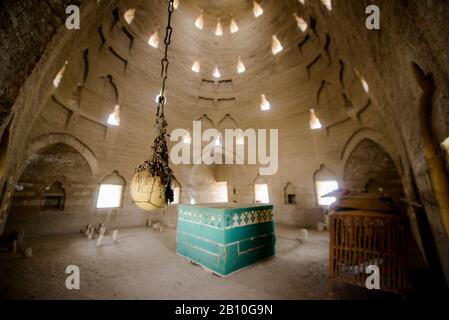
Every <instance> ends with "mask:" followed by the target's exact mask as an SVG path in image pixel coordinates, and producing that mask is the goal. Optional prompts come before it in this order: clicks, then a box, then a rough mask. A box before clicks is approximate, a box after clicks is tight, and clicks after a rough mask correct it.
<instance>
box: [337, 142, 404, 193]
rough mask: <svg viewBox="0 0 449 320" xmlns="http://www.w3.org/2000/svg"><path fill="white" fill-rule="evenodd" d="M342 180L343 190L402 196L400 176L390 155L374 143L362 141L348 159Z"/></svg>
mask: <svg viewBox="0 0 449 320" xmlns="http://www.w3.org/2000/svg"><path fill="white" fill-rule="evenodd" d="M343 180H344V185H345V188H347V189H351V190H366V191H370V192H378V191H384V192H387V193H390V194H392V195H395V196H400V197H403V196H404V190H403V186H402V181H401V176H400V174H399V172H398V170H397V168H396V165H395V163H394V161H393V160H392V158H391V157H390V155H389V154H388V153H387V152H386V151H385V150H384V149H383V148H382V147H381V146H380V145H379V144H377V143H376V142H374V141H372V140H370V139H363V140H362V141H360V142H359V144H358V145H357V146H356V147H355V148H354V150H353V151H352V153H351V154H350V156H349V157H348V159H347V161H346V163H345V167H344V174H343Z"/></svg>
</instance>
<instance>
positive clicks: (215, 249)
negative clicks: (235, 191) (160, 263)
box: [176, 203, 276, 276]
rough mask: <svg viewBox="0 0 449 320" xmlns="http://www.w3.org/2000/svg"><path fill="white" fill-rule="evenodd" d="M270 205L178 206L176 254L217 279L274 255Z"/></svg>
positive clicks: (273, 234) (271, 208) (274, 239)
mask: <svg viewBox="0 0 449 320" xmlns="http://www.w3.org/2000/svg"><path fill="white" fill-rule="evenodd" d="M275 242H276V238H275V233H274V223H273V206H272V205H270V204H264V205H254V204H253V205H238V204H235V203H224V204H223V203H221V204H203V205H179V206H178V231H177V237H176V252H177V253H178V254H179V255H181V256H183V257H186V258H187V259H189V260H191V261H193V262H195V263H197V264H199V265H201V266H203V267H204V268H205V269H208V270H210V271H212V272H214V273H215V274H217V275H220V276H227V275H229V274H231V273H233V272H236V271H238V270H240V269H242V268H245V267H248V266H250V265H252V264H254V263H257V262H259V261H261V260H264V259H267V258H269V257H271V256H273V255H274V254H275Z"/></svg>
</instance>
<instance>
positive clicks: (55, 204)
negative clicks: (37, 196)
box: [43, 181, 66, 211]
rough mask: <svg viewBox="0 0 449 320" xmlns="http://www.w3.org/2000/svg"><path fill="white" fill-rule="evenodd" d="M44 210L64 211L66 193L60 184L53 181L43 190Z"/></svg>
mask: <svg viewBox="0 0 449 320" xmlns="http://www.w3.org/2000/svg"><path fill="white" fill-rule="evenodd" d="M44 190H45V191H44V201H43V209H44V210H61V211H62V210H64V205H65V197H66V192H65V189H64V186H63V184H62V183H61V182H59V181H55V182H53V183H52V184H51V185H50V186H47V187H45V189H44Z"/></svg>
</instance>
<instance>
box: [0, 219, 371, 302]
mask: <svg viewBox="0 0 449 320" xmlns="http://www.w3.org/2000/svg"><path fill="white" fill-rule="evenodd" d="M119 232H120V233H119V240H118V241H117V242H116V243H115V244H113V243H112V239H111V237H106V238H105V239H104V242H103V246H102V247H99V248H97V247H96V245H95V240H87V239H86V238H83V237H82V236H81V235H63V236H52V237H46V238H39V239H28V241H29V242H30V243H31V244H32V247H33V257H32V258H31V259H25V258H23V257H22V256H20V255H18V254H12V253H9V252H7V251H6V249H2V251H1V252H0V297H1V298H3V299H5V298H6V299H328V298H329V297H328V295H327V254H328V251H327V250H328V234H327V233H318V232H311V233H310V240H309V241H308V242H307V243H303V244H301V243H300V242H299V241H297V240H295V237H296V236H297V235H298V233H299V230H298V229H293V228H287V227H282V226H278V227H277V255H276V256H275V257H273V258H271V259H269V260H267V261H265V262H263V263H260V264H258V265H255V266H253V267H251V268H248V269H245V270H242V271H241V272H238V273H236V274H234V275H232V276H230V277H228V278H225V279H223V278H218V277H216V276H214V275H212V274H210V273H208V272H206V271H204V270H203V269H202V268H201V267H199V266H195V265H193V264H191V263H189V262H188V261H187V260H186V259H184V258H182V257H180V256H178V255H176V231H174V230H166V231H164V232H163V233H159V232H156V231H153V230H151V229H145V228H133V229H122V230H120V231H119ZM68 265H77V266H78V267H79V268H80V271H81V289H80V290H78V291H70V290H68V289H66V287H65V280H66V277H67V276H68V275H67V274H65V269H66V267H67V266H68ZM367 296H368V295H367V292H366V290H364V289H359V288H353V287H348V286H340V287H338V288H337V290H336V296H334V297H333V298H337V299H341V298H343V299H363V298H366V297H367Z"/></svg>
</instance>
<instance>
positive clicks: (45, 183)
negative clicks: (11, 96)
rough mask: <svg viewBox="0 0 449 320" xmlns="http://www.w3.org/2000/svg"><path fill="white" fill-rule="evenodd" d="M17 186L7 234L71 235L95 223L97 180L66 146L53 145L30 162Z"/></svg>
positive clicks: (77, 155) (78, 154)
mask: <svg viewBox="0 0 449 320" xmlns="http://www.w3.org/2000/svg"><path fill="white" fill-rule="evenodd" d="M17 185H18V187H17V190H16V192H15V194H14V198H13V202H12V207H11V209H10V215H9V218H8V222H7V225H6V233H8V232H10V231H12V230H25V232H26V235H27V236H36V235H47V234H60V233H71V232H77V231H79V230H80V229H81V227H82V226H83V225H84V224H88V223H89V222H90V220H91V217H92V213H93V208H94V207H93V200H94V198H93V197H94V195H95V194H96V188H97V185H96V180H95V178H94V177H93V176H92V173H91V168H90V166H89V164H88V163H87V161H86V160H85V159H84V158H83V156H82V155H81V154H80V153H79V152H78V151H77V150H75V149H73V148H72V147H70V146H68V145H66V144H62V143H58V144H54V145H51V146H50V147H48V148H45V149H44V150H43V151H41V152H40V153H37V154H34V155H33V156H32V157H31V158H30V159H28V160H27V166H26V167H25V170H24V171H23V173H22V176H21V177H20V179H19V182H18V183H17Z"/></svg>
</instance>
